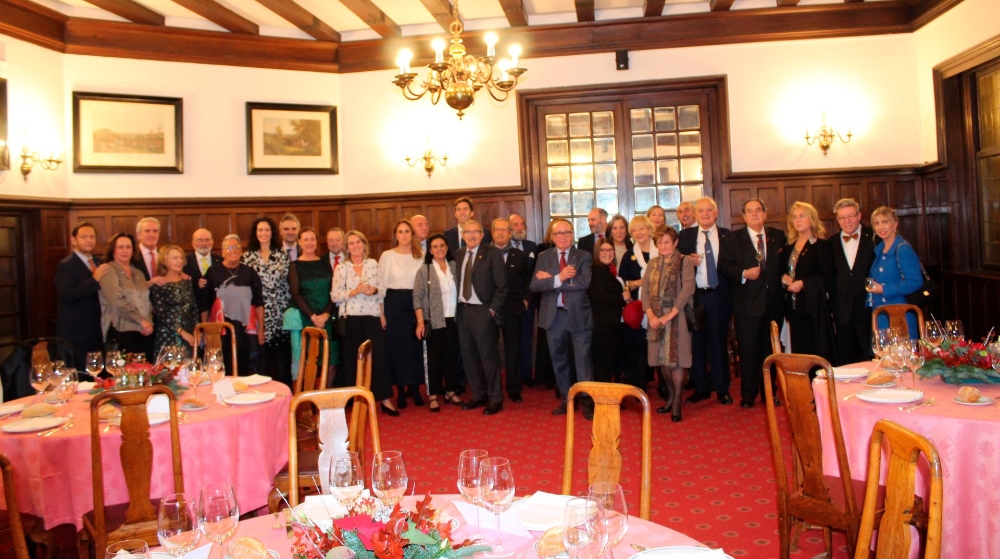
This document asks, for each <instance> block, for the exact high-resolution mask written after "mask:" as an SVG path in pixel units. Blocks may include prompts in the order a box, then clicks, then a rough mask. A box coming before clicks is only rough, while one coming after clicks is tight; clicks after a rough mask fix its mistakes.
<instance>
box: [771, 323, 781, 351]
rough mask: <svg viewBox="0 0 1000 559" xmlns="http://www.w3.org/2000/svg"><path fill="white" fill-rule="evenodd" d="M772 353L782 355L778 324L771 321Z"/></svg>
mask: <svg viewBox="0 0 1000 559" xmlns="http://www.w3.org/2000/svg"><path fill="white" fill-rule="evenodd" d="M771 353H781V333H780V330H779V329H778V323H777V322H775V321H773V320H772V321H771Z"/></svg>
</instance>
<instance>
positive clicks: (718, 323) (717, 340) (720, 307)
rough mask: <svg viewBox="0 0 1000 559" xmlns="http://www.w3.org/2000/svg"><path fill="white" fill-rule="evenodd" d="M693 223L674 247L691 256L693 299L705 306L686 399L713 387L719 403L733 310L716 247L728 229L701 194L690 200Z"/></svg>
mask: <svg viewBox="0 0 1000 559" xmlns="http://www.w3.org/2000/svg"><path fill="white" fill-rule="evenodd" d="M694 213H695V218H696V219H697V221H698V226H697V227H690V228H688V229H683V230H681V232H680V233H679V238H678V241H677V250H678V251H679V252H680V253H681V254H684V255H686V256H688V257H690V258H692V259H693V260H694V263H695V265H696V266H698V268H697V270H696V272H695V287H696V290H695V301H696V303H697V304H700V305H702V307H703V308H704V309H705V327H704V328H702V329H701V330H699V331H697V332H692V333H691V372H690V376H691V382H692V384H694V394H692V395H691V396H688V398H687V400H686V401H687V402H691V403H695V402H700V401H702V400H707V399H708V398H710V397H711V396H712V390H713V389H714V390H715V392H716V394H717V395H718V398H719V402H720V403H722V404H726V405H728V404H732V403H733V398H732V396H730V395H729V383H730V375H729V362H728V360H727V359H726V355H727V354H728V352H727V351H726V340H727V338H728V337H729V319H730V318H732V314H733V310H732V309H733V306H732V305H733V303H732V294H731V291H730V287H729V280H728V279H727V278H726V276H725V275H723V274H722V273H721V272H720V271H719V251H720V249H721V244H722V242H723V241H724V240H725V238H726V237H727V236H728V235H730V234H731V231H730V230H729V229H726V228H724V227H719V226H718V225H716V223H715V220H716V219H718V217H719V206H718V205H716V203H715V200H713V199H711V198H708V197H705V198H701V199H700V200H698V201H696V202H695V203H694Z"/></svg>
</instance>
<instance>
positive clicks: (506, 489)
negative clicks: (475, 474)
mask: <svg viewBox="0 0 1000 559" xmlns="http://www.w3.org/2000/svg"><path fill="white" fill-rule="evenodd" d="M514 490H515V488H514V473H513V472H512V471H511V468H510V460H507V459H506V458H484V459H483V461H482V462H480V464H479V500H480V502H482V503H483V506H484V507H486V510H488V511H490V512H492V513H493V514H494V515H496V518H497V540H496V543H495V544H494V545H493V551H491V552H489V553H486V556H487V557H506V556H508V555H510V553H508V552H507V551H506V550H505V549H504V548H503V541H502V539H501V532H500V513H502V512H503V511H505V510H507V509H508V508H509V507H510V504H511V503H513V502H514Z"/></svg>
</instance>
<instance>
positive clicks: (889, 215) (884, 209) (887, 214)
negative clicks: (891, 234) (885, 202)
mask: <svg viewBox="0 0 1000 559" xmlns="http://www.w3.org/2000/svg"><path fill="white" fill-rule="evenodd" d="M876 217H884V218H886V219H888V220H889V221H896V222H898V221H899V218H898V217H896V210H894V209H892V208H890V207H889V206H879V207H877V208H875V210H874V211H872V215H871V217H869V218H868V220H869V221H872V222H874V221H875V218H876Z"/></svg>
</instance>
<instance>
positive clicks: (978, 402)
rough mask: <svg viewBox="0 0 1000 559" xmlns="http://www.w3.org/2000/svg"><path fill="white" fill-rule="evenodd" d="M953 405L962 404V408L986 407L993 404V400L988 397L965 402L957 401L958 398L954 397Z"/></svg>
mask: <svg viewBox="0 0 1000 559" xmlns="http://www.w3.org/2000/svg"><path fill="white" fill-rule="evenodd" d="M955 403H956V404H962V405H963V406H987V405H989V404H992V403H993V398H990V397H989V396H980V397H979V399H978V400H976V401H975V402H966V401H965V400H959V399H958V396H955Z"/></svg>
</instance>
